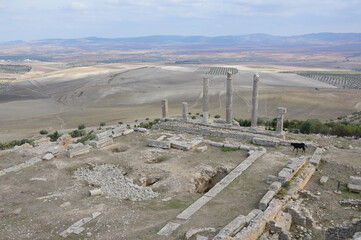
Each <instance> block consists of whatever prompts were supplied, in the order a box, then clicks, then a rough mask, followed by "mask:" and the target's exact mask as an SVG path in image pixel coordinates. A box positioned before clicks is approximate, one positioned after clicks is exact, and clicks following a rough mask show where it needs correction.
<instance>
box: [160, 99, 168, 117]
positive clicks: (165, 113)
mask: <svg viewBox="0 0 361 240" xmlns="http://www.w3.org/2000/svg"><path fill="white" fill-rule="evenodd" d="M168 117H169V115H168V100H167V99H162V118H168Z"/></svg>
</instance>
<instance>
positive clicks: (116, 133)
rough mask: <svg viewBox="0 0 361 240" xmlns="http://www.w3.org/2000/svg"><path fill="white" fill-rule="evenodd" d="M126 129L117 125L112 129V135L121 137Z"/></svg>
mask: <svg viewBox="0 0 361 240" xmlns="http://www.w3.org/2000/svg"><path fill="white" fill-rule="evenodd" d="M124 131H125V127H115V128H113V129H112V134H111V136H112V137H113V138H116V137H120V136H122V135H123V132H124Z"/></svg>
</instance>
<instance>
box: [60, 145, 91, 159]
mask: <svg viewBox="0 0 361 240" xmlns="http://www.w3.org/2000/svg"><path fill="white" fill-rule="evenodd" d="M90 148H91V147H90V146H88V145H85V146H81V147H77V148H73V149H71V150H68V151H67V153H66V155H67V156H68V157H69V158H73V157H75V156H79V155H83V154H86V153H89V152H90Z"/></svg>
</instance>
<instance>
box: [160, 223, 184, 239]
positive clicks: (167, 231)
mask: <svg viewBox="0 0 361 240" xmlns="http://www.w3.org/2000/svg"><path fill="white" fill-rule="evenodd" d="M179 226H180V224H179V223H174V222H169V223H167V224H166V225H165V226H164V227H163V228H162V229H161V230H159V232H158V233H157V234H158V235H161V236H169V235H171V234H172V232H174V231H175V230H176V229H177V228H178V227H179Z"/></svg>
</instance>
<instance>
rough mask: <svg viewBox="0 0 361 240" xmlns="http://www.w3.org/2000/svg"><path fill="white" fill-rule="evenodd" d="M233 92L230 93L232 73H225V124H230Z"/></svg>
mask: <svg viewBox="0 0 361 240" xmlns="http://www.w3.org/2000/svg"><path fill="white" fill-rule="evenodd" d="M232 107H233V91H232V73H231V72H227V93H226V122H227V123H228V124H231V123H232Z"/></svg>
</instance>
